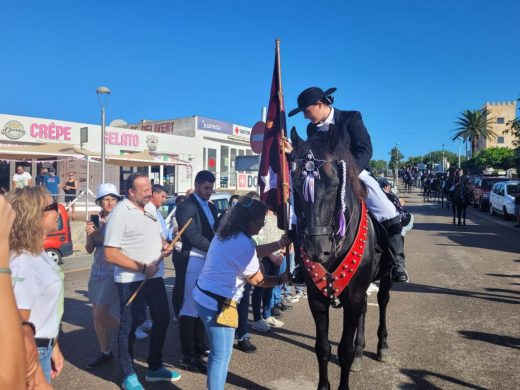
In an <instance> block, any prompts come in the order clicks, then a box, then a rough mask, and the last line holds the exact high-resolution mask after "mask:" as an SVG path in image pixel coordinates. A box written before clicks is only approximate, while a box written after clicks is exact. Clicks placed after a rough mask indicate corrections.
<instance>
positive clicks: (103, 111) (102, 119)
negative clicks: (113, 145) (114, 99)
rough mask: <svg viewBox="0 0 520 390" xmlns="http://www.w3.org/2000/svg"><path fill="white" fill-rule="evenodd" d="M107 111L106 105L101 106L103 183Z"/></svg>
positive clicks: (102, 180) (103, 178)
mask: <svg viewBox="0 0 520 390" xmlns="http://www.w3.org/2000/svg"><path fill="white" fill-rule="evenodd" d="M105 120H106V111H105V106H101V184H103V183H104V182H105V158H106V154H105V134H106V126H105Z"/></svg>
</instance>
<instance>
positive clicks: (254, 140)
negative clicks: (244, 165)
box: [249, 121, 265, 154]
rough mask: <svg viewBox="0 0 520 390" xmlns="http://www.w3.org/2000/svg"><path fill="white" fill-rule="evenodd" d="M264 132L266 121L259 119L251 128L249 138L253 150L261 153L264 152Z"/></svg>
mask: <svg viewBox="0 0 520 390" xmlns="http://www.w3.org/2000/svg"><path fill="white" fill-rule="evenodd" d="M264 133H265V122H262V121H259V122H256V123H255V125H254V126H253V128H252V129H251V138H250V139H249V144H250V145H251V149H252V150H253V152H255V153H258V154H261V153H262V144H263V143H264Z"/></svg>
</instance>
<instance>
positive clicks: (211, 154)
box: [207, 148, 217, 173]
mask: <svg viewBox="0 0 520 390" xmlns="http://www.w3.org/2000/svg"><path fill="white" fill-rule="evenodd" d="M207 169H208V171H210V172H213V173H215V172H217V149H211V148H208V168H207Z"/></svg>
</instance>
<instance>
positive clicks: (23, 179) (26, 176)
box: [13, 165, 32, 189]
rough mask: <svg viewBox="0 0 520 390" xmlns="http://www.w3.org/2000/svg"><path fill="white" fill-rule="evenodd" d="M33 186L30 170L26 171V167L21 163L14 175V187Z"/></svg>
mask: <svg viewBox="0 0 520 390" xmlns="http://www.w3.org/2000/svg"><path fill="white" fill-rule="evenodd" d="M30 186H32V176H31V174H30V173H29V172H25V168H24V167H23V166H21V165H18V166H17V167H16V173H15V174H14V175H13V189H15V188H25V187H30Z"/></svg>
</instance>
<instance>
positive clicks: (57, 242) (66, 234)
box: [43, 204, 73, 264]
mask: <svg viewBox="0 0 520 390" xmlns="http://www.w3.org/2000/svg"><path fill="white" fill-rule="evenodd" d="M43 247H44V249H45V251H46V252H47V254H48V255H49V256H50V257H51V258H52V259H53V260H54V261H55V262H56V263H57V264H63V258H64V257H67V256H70V255H72V253H73V247H72V236H71V234H70V223H69V214H68V213H67V210H66V209H65V206H63V205H62V204H59V205H58V230H56V231H55V232H52V233H49V234H48V235H47V237H45V241H44V243H43Z"/></svg>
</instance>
